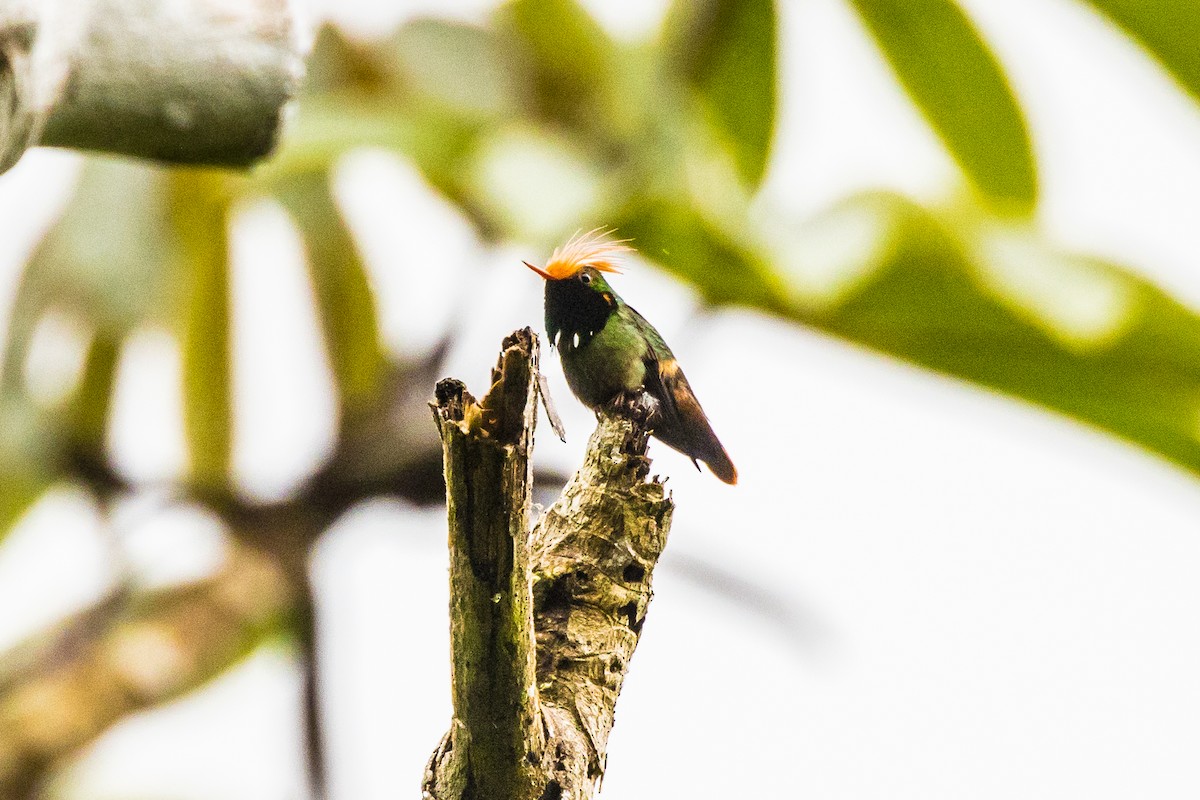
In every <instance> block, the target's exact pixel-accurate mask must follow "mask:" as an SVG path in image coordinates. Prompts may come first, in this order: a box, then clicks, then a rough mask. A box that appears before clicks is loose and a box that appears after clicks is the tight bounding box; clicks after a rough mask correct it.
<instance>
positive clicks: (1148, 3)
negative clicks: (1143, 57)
mask: <svg viewBox="0 0 1200 800" xmlns="http://www.w3.org/2000/svg"><path fill="white" fill-rule="evenodd" d="M1087 2H1088V3H1090V4H1091V5H1093V6H1095V7H1096V8H1097V9H1098V10H1099V11H1100V12H1101V13H1103V14H1106V15H1108V17H1110V18H1111V19H1112V20H1113V21H1114V22H1116V23H1117V24H1118V25H1120V26H1121V27H1122V28H1123V29H1124V30H1125V32H1126V33H1128V34H1129V35H1130V36H1132V37H1133V38H1134V39H1136V40H1137V41H1139V42H1140V43H1141V44H1142V45H1143V46H1144V47H1145V48H1146V49H1147V50H1149V51H1150V52H1151V53H1152V54H1153V55H1154V57H1155V58H1157V59H1158V60H1159V61H1160V62H1161V63H1162V65H1163V66H1164V67H1166V68H1167V70H1168V71H1169V72H1170V73H1171V74H1172V75H1174V76H1175V79H1176V80H1178V81H1179V82H1180V83H1181V84H1182V85H1183V86H1184V88H1186V89H1187V90H1188V91H1189V92H1191V93H1192V95H1193V96H1194V97H1195V98H1196V99H1197V100H1200V5H1198V4H1197V3H1196V2H1195V0H1087Z"/></svg>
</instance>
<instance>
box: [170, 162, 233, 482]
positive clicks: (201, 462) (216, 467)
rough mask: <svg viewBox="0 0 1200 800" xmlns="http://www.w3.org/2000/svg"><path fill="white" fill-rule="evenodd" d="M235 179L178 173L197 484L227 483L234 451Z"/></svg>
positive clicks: (189, 421)
mask: <svg viewBox="0 0 1200 800" xmlns="http://www.w3.org/2000/svg"><path fill="white" fill-rule="evenodd" d="M230 180H231V178H230V177H229V176H228V174H225V173H220V172H216V171H212V170H201V169H176V170H172V171H171V172H170V211H171V219H172V221H173V222H174V224H175V236H176V239H177V242H178V245H179V250H180V257H181V258H182V259H183V260H184V264H186V267H187V301H186V304H185V306H184V310H183V319H182V325H183V331H182V344H183V405H184V428H185V430H186V432H187V441H188V450H189V452H190V454H191V474H192V479H193V480H194V481H195V482H196V484H197V485H198V486H201V487H209V488H214V487H220V486H223V485H225V483H226V481H227V479H228V474H229V465H230V452H231V449H232V429H233V425H232V402H231V395H232V385H231V384H232V377H233V376H232V368H231V364H230V359H231V355H232V354H231V349H230V316H229V255H228V248H229V234H228V224H229V212H230V205H231V203H232V200H233V198H232V196H231V187H230V186H229V181H230Z"/></svg>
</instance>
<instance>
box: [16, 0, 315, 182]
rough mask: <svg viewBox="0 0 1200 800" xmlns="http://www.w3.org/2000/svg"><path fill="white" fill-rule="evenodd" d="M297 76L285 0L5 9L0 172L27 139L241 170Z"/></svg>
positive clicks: (109, 2) (265, 137)
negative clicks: (233, 167)
mask: <svg viewBox="0 0 1200 800" xmlns="http://www.w3.org/2000/svg"><path fill="white" fill-rule="evenodd" d="M301 71H302V62H301V59H300V53H299V45H298V42H297V37H296V35H295V31H294V30H293V21H292V18H291V14H290V12H289V7H288V4H287V3H286V2H284V0H252V2H246V3H228V2H216V0H191V1H190V2H174V3H162V2H158V0H86V1H85V2H79V0H12V2H8V3H6V4H5V5H4V6H3V7H0V171H3V170H5V169H7V168H8V167H11V166H12V165H13V164H15V163H16V162H17V160H18V159H19V158H20V157H21V154H22V153H23V152H24V151H25V150H26V149H27V148H29V147H32V146H34V145H39V144H41V145H51V146H57V147H76V148H82V149H88V150H103V151H108V152H113V153H123V154H126V155H134V156H142V157H146V158H154V159H158V160H162V161H168V162H175V163H192V164H214V165H227V166H245V165H248V164H250V163H251V162H253V161H255V160H257V159H258V158H260V157H262V156H264V155H266V154H267V153H268V152H270V150H271V149H272V147H273V146H274V143H275V139H276V137H277V135H278V132H279V128H280V124H281V122H282V110H283V106H284V104H285V102H286V101H287V100H288V99H289V98H290V97H291V96H292V94H293V93H294V92H295V90H296V87H297V84H298V83H299V78H300V74H301Z"/></svg>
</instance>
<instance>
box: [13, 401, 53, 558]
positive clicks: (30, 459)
mask: <svg viewBox="0 0 1200 800" xmlns="http://www.w3.org/2000/svg"><path fill="white" fill-rule="evenodd" d="M51 421H52V420H51V418H49V416H48V415H47V414H46V413H44V412H43V411H42V410H41V409H39V408H38V407H37V406H35V405H34V404H33V403H32V402H31V401H30V400H29V399H28V398H25V397H22V396H20V395H17V394H15V393H4V394H3V395H0V431H3V432H4V435H3V436H0V541H2V540H3V539H4V537H5V536H6V535H7V534H8V532H9V531H10V530H11V529H12V526H13V525H14V524H15V523H16V522H17V520H18V519H20V517H21V515H22V514H24V513H25V511H26V510H27V509H28V508H29V506H31V505H32V504H33V503H34V501H35V500H37V499H38V497H40V496H41V494H42V492H43V491H45V490H46V488H47V487H48V486H50V484H51V483H53V482H54V480H55V479H56V478H57V477H58V476H59V474H60V473H61V472H62V471H63V469H64V467H65V464H64V463H63V462H64V457H63V449H64V448H63V442H62V439H61V437H60V436H59V434H58V431H57V430H56V429H55V428H54V427H53V426H52V425H51V424H50V423H51Z"/></svg>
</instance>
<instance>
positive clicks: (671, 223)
mask: <svg viewBox="0 0 1200 800" xmlns="http://www.w3.org/2000/svg"><path fill="white" fill-rule="evenodd" d="M616 227H617V230H618V231H619V232H620V234H621V236H623V237H628V238H630V239H632V240H633V241H634V242H635V243H636V244H637V247H638V251H639V252H640V253H641V254H642V255H643V256H644V257H646V258H648V259H650V260H652V261H654V262H656V263H659V264H662V265H663V266H664V267H666V268H667V269H669V270H671V271H672V272H674V273H675V274H676V275H678V276H680V277H681V278H683V279H684V280H687V281H689V282H690V283H692V284H693V285H695V286H696V287H697V288H698V289H699V290H700V292H701V294H703V296H704V299H705V300H707V301H708V302H710V303H736V304H740V305H748V306H754V307H758V308H765V309H770V310H779V309H780V308H781V303H782V300H781V299H780V297H781V294H780V293H779V291H778V290H777V288H776V286H775V285H774V284H775V283H776V281H775V279H774V276H773V275H772V274H771V271H770V270H769V268H768V267H767V266H766V264H765V262H762V261H761V260H759V259H758V257H757V256H756V255H755V254H754V253H752V252H750V251H749V250H747V249H745V248H743V247H741V246H739V244H738V243H737V242H736V241H735V239H734V237H732V236H728V235H726V234H724V233H723V232H722V231H720V230H719V229H718V228H717V227H716V226H715V225H714V224H712V223H711V222H710V221H708V220H706V219H704V218H703V217H702V216H700V215H699V214H698V213H697V212H696V211H694V210H693V209H691V208H690V207H688V206H686V205H683V204H680V203H677V202H672V201H670V200H665V199H655V198H647V199H644V200H638V201H635V202H634V203H632V204H631V205H630V206H629V207H628V208H626V209H625V210H624V212H623V213H622V214H621V216H620V217H619V218H618V221H617V223H616Z"/></svg>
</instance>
